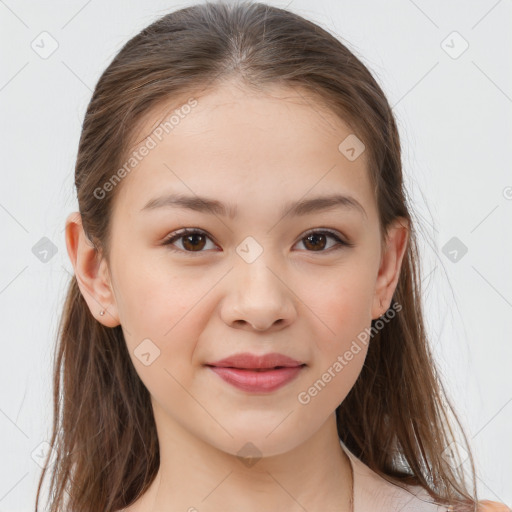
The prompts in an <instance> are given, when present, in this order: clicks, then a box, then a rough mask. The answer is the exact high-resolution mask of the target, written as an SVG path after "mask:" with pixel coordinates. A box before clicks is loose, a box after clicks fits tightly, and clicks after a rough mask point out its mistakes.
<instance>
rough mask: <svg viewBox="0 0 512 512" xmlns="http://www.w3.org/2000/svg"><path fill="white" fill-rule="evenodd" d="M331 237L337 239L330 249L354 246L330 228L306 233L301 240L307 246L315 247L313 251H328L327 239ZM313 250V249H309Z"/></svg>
mask: <svg viewBox="0 0 512 512" xmlns="http://www.w3.org/2000/svg"><path fill="white" fill-rule="evenodd" d="M327 238H331V239H333V240H335V242H336V243H335V244H334V245H333V246H331V247H329V249H333V248H334V250H337V249H342V248H343V247H344V246H345V247H354V244H352V243H350V242H347V241H345V240H342V239H341V238H340V237H339V236H338V235H337V234H336V233H334V232H332V231H329V230H316V231H310V232H309V233H306V234H305V235H304V236H303V237H302V238H301V240H300V242H302V243H303V244H304V246H305V247H313V252H327V251H325V250H324V249H325V245H326V239H327ZM308 252H311V251H308Z"/></svg>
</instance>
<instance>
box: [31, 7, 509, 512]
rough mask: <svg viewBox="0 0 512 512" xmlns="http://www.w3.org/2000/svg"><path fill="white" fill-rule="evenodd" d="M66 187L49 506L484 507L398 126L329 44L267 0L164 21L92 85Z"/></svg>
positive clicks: (359, 69)
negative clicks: (453, 395)
mask: <svg viewBox="0 0 512 512" xmlns="http://www.w3.org/2000/svg"><path fill="white" fill-rule="evenodd" d="M75 184H76V188H77V194H78V203H79V210H80V211H79V212H75V213H73V214H71V215H70V216H69V218H68V219H67V222H66V244H67V249H68V254H69V256H70V259H71V261H72V264H73V267H74V270H75V275H74V276H73V278H72V280H71V282H70V287H69V291H68V295H67V300H66V304H65V309H64V314H63V317H62V323H61V325H60V331H59V345H58V353H57V357H56V363H55V380H54V423H53V434H52V439H51V446H52V447H53V449H54V451H55V453H54V457H55V459H54V461H55V463H54V465H53V466H51V467H52V479H51V491H52V493H51V499H50V503H49V505H50V506H49V510H51V511H52V512H56V511H58V510H69V511H73V512H85V511H88V512H92V511H94V512H100V511H102V512H103V511H104V512H107V511H109V512H110V511H112V512H113V511H120V510H124V511H126V512H157V511H164V510H165V511H169V512H177V511H189V512H195V511H199V512H203V511H204V512H211V511H221V510H222V511H234V510H243V511H244V512H252V511H256V510H258V511H259V510H282V511H299V510H307V511H308V512H318V511H320V510H322V511H325V510H329V511H340V512H341V511H343V512H352V511H353V512H367V511H375V510H382V511H386V512H391V511H399V510H407V511H409V510H410V511H423V512H427V511H438V512H441V511H447V510H484V509H485V508H484V507H485V505H486V504H485V502H480V504H479V502H478V500H477V497H476V487H475V481H474V465H473V459H472V456H471V450H470V449H469V447H468V446H467V445H466V444H465V442H466V439H465V437H464V435H463V434H462V437H461V438H460V437H456V436H455V433H454V430H453V423H452V420H451V418H450V413H452V412H453V411H452V408H451V406H450V404H449V402H448V401H447V399H446V397H445V395H444V393H443V388H442V385H441V383H440V381H439V379H438V376H437V374H436V371H435V367H434V363H433V359H432V356H431V353H430V349H429V344H428V340H427V337H426V332H425V328H424V323H423V317H422V307H421V290H420V280H419V266H418V254H417V246H416V239H415V229H414V225H413V223H412V219H411V214H410V207H409V206H408V205H407V202H406V195H405V191H404V187H403V183H402V169H401V156H400V142H399V136H398V132H397V127H396V124H395V120H394V118H393V114H392V111H391V109H390V106H389V104H388V102H387V100H386V98H385V97H384V94H383V92H382V90H381V88H380V87H379V85H378V84H377V83H376V81H375V80H374V78H373V77H372V75H371V74H370V72H369V71H368V70H367V69H366V68H365V66H364V65H363V64H362V63H361V62H360V61H359V60H358V59H357V58H356V57H355V56H354V55H353V54H352V53H351V52H350V51H349V50H348V49H347V48H346V47H345V46H344V45H343V44H341V42H340V41H338V40H337V39H336V38H334V37H333V36H332V35H330V34H329V33H327V32H326V31H324V30H323V29H321V28H320V27H319V26H317V25H315V24H313V23H311V22H310V21H307V20H305V19H303V18H301V17H300V16H298V15H296V14H292V13H291V12H288V11H286V10H284V9H279V8H275V7H270V6H267V5H263V4H260V3H240V4H231V5H229V4H223V3H217V4H208V3H207V4H203V5H195V6H192V7H188V8H184V9H181V10H178V11H176V12H173V13H170V14H168V15H166V16H164V17H162V18H161V19H159V20H158V21H156V22H155V23H153V24H152V25H150V26H149V27H147V28H145V29H144V30H143V31H142V32H141V33H140V34H138V35H137V36H136V37H134V38H133V39H131V40H130V41H129V42H128V43H127V44H126V45H125V46H124V47H123V48H122V50H121V51H120V52H119V54H118V55H117V56H116V57H115V59H114V60H113V62H112V63H111V64H110V65H109V67H108V68H107V69H106V71H105V72H104V73H103V75H102V76H101V78H100V80H99V82H98V84H97V86H96V89H95V91H94V94H93V97H92V99H91V102H90V104H89V107H88V109H87V113H86V116H85V120H84V124H83V131H82V135H81V139H80V144H79V150H78V158H77V162H76V170H75ZM61 393H62V397H61ZM453 417H454V418H455V420H456V416H455V415H454V416H453ZM456 423H457V421H456ZM457 424H458V423H457ZM461 439H462V440H461ZM49 467H50V465H48V467H47V468H45V470H44V471H43V473H42V475H41V480H40V482H39V488H38V493H37V498H36V510H37V506H38V503H39V498H40V491H41V484H42V481H43V479H44V476H45V474H46V471H47V470H48V469H49ZM468 473H469V476H471V477H472V487H470V486H469V483H468V482H467V477H468ZM489 505H491V506H493V507H494V508H496V507H497V508H496V510H498V509H503V510H506V507H505V506H500V504H494V505H492V504H490V503H489V502H487V506H489ZM494 508H493V509H494Z"/></svg>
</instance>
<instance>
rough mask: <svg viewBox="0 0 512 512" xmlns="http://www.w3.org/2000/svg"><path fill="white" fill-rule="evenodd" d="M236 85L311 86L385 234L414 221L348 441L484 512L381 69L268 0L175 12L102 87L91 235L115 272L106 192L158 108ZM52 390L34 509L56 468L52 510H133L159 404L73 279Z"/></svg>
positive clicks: (82, 154) (80, 188) (347, 404)
mask: <svg viewBox="0 0 512 512" xmlns="http://www.w3.org/2000/svg"><path fill="white" fill-rule="evenodd" d="M229 79H236V80H239V81H241V82H242V83H243V84H245V85H246V86H247V87H252V88H255V89H262V88H263V87H264V86H265V85H266V84H269V85H276V84H277V85H283V86H288V87H295V88H296V89H297V90H302V91H306V92H308V93H310V94H311V96H313V97H314V98H316V100H317V101H318V102H319V104H320V103H321V104H322V105H324V106H327V107H328V108H329V109H330V111H332V112H334V113H335V114H336V115H338V116H339V117H340V118H341V119H343V120H344V121H345V122H346V123H348V124H349V126H350V127H351V129H352V130H353V132H354V133H355V134H357V136H358V137H359V138H360V139H361V140H362V141H363V142H364V144H365V145H366V148H367V151H368V155H369V159H368V162H369V165H368V172H369V176H370V179H371V183H372V185H373V187H374V193H375V198H376V201H377V205H378V212H379V222H380V226H381V233H383V234H385V233H386V228H387V227H388V226H389V225H390V223H391V222H392V221H393V220H394V219H396V218H397V217H404V218H406V219H407V220H408V222H409V225H410V234H409V243H408V245H407V249H406V254H405V256H404V259H403V264H402V270H401V274H400V278H399V281H398V284H397V287H396V290H395V294H394V296H393V301H392V306H394V305H396V304H400V305H401V306H402V310H401V311H400V314H398V315H396V318H394V319H393V321H390V322H389V323H387V325H386V326H385V327H384V328H382V329H378V330H377V332H376V333H375V334H374V336H372V339H371V341H370V343H369V348H368V353H367V357H366V360H365V364H364V367H363V369H362V371H361V373H360V375H359V378H358V380H357V381H356V383H355V385H354V387H353V388H352V390H351V391H350V393H349V394H348V396H347V397H346V399H345V400H344V401H343V403H341V404H340V405H339V407H338V408H337V410H336V418H337V425H338V433H339V437H340V439H341V440H342V441H343V442H344V443H345V445H346V446H347V447H348V448H349V449H350V450H351V451H352V452H353V453H354V454H355V455H356V456H357V457H359V458H360V459H361V460H362V461H363V462H364V463H365V464H367V465H368V466H369V467H370V468H371V469H373V470H374V471H376V472H377V473H378V474H380V475H381V476H383V477H384V478H386V479H388V480H390V481H392V482H395V483H396V484H397V485H402V486H404V485H419V486H421V487H423V488H424V489H425V490H427V491H428V493H429V494H430V495H431V496H432V498H433V500H436V501H437V502H439V503H441V504H447V505H448V504H450V505H458V506H461V505H466V506H467V509H468V510H476V485H475V469H474V463H473V458H472V456H471V450H470V448H469V446H468V443H467V438H466V435H465V434H464V431H463V428H462V426H461V424H460V422H459V420H458V419H457V416H456V414H455V412H454V410H453V407H452V405H451V404H450V401H449V400H448V398H447V396H446V393H445V391H444V389H443V386H442V383H441V381H440V379H439V375H438V374H437V372H436V368H435V364H434V360H433V357H432V354H431V351H430V347H429V342H428V339H427V334H426V331H425V327H424V320H423V312H422V304H421V296H422V292H421V280H420V277H419V276H420V268H419V256H418V249H417V242H416V235H415V224H414V223H413V219H412V218H411V214H410V208H409V206H408V204H407V197H406V193H405V190H404V186H403V180H402V167H401V149H400V140H399V134H398V130H397V126H396V123H395V119H394V116H393V113H392V110H391V107H390V105H389V104H388V101H387V100H386V98H385V95H384V93H383V91H382V90H381V88H380V87H379V85H378V84H377V82H376V81H375V79H374V78H373V77H372V75H371V73H370V72H369V70H368V69H367V68H366V67H365V66H364V65H363V63H362V62H361V61H360V60H359V59H358V58H357V57H356V56H355V55H354V54H353V53H352V52H351V51H350V50H349V49H348V48H347V47H346V46H345V45H344V44H342V42H341V41H340V40H339V39H337V38H336V37H334V36H333V35H332V34H330V33H329V32H328V31H326V30H324V29H323V28H321V27H320V26H318V25H316V24H314V23H312V22H311V21H308V20H306V19H304V18H302V17H301V16H299V15H297V14H294V13H292V12H289V11H287V10H285V9H280V8H277V7H272V6H269V5H265V4H261V3H251V2H244V3H238V4H233V3H230V4H225V3H215V4H212V3H206V4H199V5H194V6H191V7H187V8H183V9H180V10H178V11H175V12H171V13H169V14H166V15H165V16H163V17H161V18H160V19H158V20H157V21H156V22H154V23H152V24H151V25H149V26H148V27H146V28H145V29H143V30H142V31H141V32H140V33H139V34H137V35H136V36H135V37H133V38H132V39H131V40H130V41H128V42H127V43H126V44H125V46H124V47H123V48H122V49H121V50H120V52H119V53H118V54H117V56H116V57H115V58H114V60H113V61H112V62H111V64H110V65H109V66H108V67H107V69H106V70H105V71H104V73H103V74H102V76H101V78H100V79H99V81H98V83H97V85H96V88H95V90H94V93H93V96H92V99H91V101H90V103H89V105H88V109H87V112H86V115H85V119H84V123H83V128H82V134H81V138H80V142H79V148H78V155H77V160H76V167H75V185H76V190H77V195H78V203H79V209H80V213H81V218H82V224H83V228H84V231H85V233H86V235H87V237H88V238H89V240H91V242H92V243H93V244H94V246H95V247H96V249H97V251H98V252H99V253H100V254H101V255H102V257H104V258H106V261H107V262H108V261H109V245H110V244H109V240H110V239H109V229H110V219H111V211H112V207H113V201H114V199H115V197H116V195H117V192H118V190H119V188H120V187H121V186H122V183H119V184H118V185H117V186H116V187H114V188H113V190H112V191H110V192H109V193H108V194H106V195H105V197H102V198H101V200H98V193H97V191H98V189H99V188H101V187H102V185H103V184H104V183H106V182H107V181H108V180H109V179H110V178H111V177H112V175H113V174H114V173H115V171H116V170H117V169H119V167H120V166H121V165H122V163H123V162H124V161H125V159H126V156H127V152H128V150H129V148H130V147H132V144H133V143H134V140H135V136H136V130H135V127H137V126H140V125H141V121H143V120H144V118H145V116H147V115H148V113H150V112H151V111H152V109H153V111H154V108H155V107H156V106H157V105H159V104H164V103H165V102H168V101H169V100H176V104H178V98H183V97H192V96H194V93H197V94H200V93H201V91H206V92H208V90H209V88H211V87H214V86H218V85H221V84H222V82H223V81H226V80H229ZM340 142H341V141H340ZM95 191H96V193H95ZM374 322H375V321H372V327H373V324H374ZM53 385H54V408H53V432H52V437H51V441H50V445H51V446H52V448H53V451H54V452H53V453H54V457H55V459H54V464H53V465H51V466H50V465H48V466H47V467H45V468H44V470H43V471H42V474H41V477H40V481H39V486H38V490H37V497H36V504H35V507H36V512H37V507H38V503H39V500H40V493H41V488H42V483H43V480H44V478H45V474H46V473H47V471H50V470H51V482H50V497H49V500H50V508H49V509H48V510H49V511H50V512H57V511H58V510H61V509H62V507H63V506H64V505H65V509H66V510H70V511H73V512H86V511H87V512H92V511H94V512H109V511H115V510H119V509H121V508H124V507H126V506H128V505H129V504H130V503H132V502H134V501H135V499H136V498H138V497H139V496H140V495H142V494H143V493H144V492H145V491H146V490H147V489H148V487H149V485H150V484H151V482H152V481H153V479H154V478H155V476H156V473H157V470H158V467H159V447H158V440H157V433H156V427H155V423H154V418H153V412H152V407H151V403H150V396H149V392H148V391H147V389H146V388H145V386H144V385H143V383H142V381H141V380H140V379H139V377H138V375H137V373H136V371H135V368H134V366H133V364H132V362H131V360H130V357H129V354H128V351H127V347H126V344H125V340H124V337H123V333H122V330H121V327H120V326H117V327H114V328H108V327H105V326H103V325H102V324H101V323H99V322H98V321H97V320H96V319H95V318H94V317H93V316H92V314H91V312H90V310H89V308H88V306H87V303H86V302H85V300H84V298H83V296H82V294H81V292H80V290H79V287H78V285H77V280H76V278H75V276H73V277H72V278H71V280H70V283H69V289H68V291H67V297H66V301H65V305H64V310H63V315H62V318H61V323H60V325H59V332H58V344H57V347H56V353H55V366H54V383H53ZM455 424H456V425H457V432H459V433H460V434H461V435H460V436H459V437H457V438H456V437H455V433H454V430H453V428H454V427H453V425H455ZM453 441H457V443H458V445H461V443H464V447H465V450H466V451H467V452H468V454H469V459H468V461H469V463H470V470H471V471H470V472H471V476H472V483H473V486H472V489H471V491H470V490H469V488H468V484H467V482H466V474H465V471H464V468H463V465H462V464H461V465H456V464H454V463H448V462H447V457H446V456H445V454H446V453H447V452H446V450H449V449H450V446H452V447H453V446H457V445H454V444H452V442H453ZM454 455H455V457H457V451H456V450H455V454H454Z"/></svg>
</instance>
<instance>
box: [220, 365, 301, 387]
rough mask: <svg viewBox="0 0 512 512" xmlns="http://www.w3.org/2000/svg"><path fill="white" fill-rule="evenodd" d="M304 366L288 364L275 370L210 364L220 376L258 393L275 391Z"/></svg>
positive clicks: (233, 383)
mask: <svg viewBox="0 0 512 512" xmlns="http://www.w3.org/2000/svg"><path fill="white" fill-rule="evenodd" d="M303 367H304V366H288V367H284V368H278V369H273V370H261V371H255V370H242V369H240V368H227V367H220V366H210V368H211V369H212V371H214V372H215V373H216V374H217V375H219V377H221V378H222V379H224V380H225V381H226V382H228V383H229V384H232V385H233V386H235V387H237V388H239V389H242V390H244V391H252V392H256V393H261V392H270V391H274V390H276V389H278V388H280V387H281V386H284V385H285V384H287V383H288V382H290V381H291V380H292V379H294V378H295V377H296V376H297V375H298V374H299V372H300V371H301V370H302V368H303Z"/></svg>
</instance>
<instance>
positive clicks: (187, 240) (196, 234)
mask: <svg viewBox="0 0 512 512" xmlns="http://www.w3.org/2000/svg"><path fill="white" fill-rule="evenodd" d="M209 238H210V237H209V236H208V235H206V233H204V232H203V231H200V230H197V229H184V230H181V231H178V232H177V233H173V234H172V235H171V236H170V237H168V238H167V239H166V240H164V242H163V245H168V246H169V248H170V249H172V250H173V251H178V252H179V251H182V252H190V253H195V252H197V253H199V252H204V251H203V249H204V247H205V246H206V244H207V240H208V239H209ZM176 241H181V245H182V247H183V248H179V247H173V246H172V245H173V244H174V242H176Z"/></svg>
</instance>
